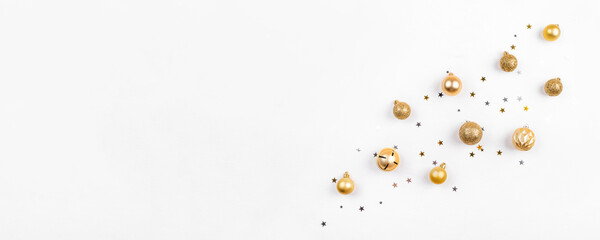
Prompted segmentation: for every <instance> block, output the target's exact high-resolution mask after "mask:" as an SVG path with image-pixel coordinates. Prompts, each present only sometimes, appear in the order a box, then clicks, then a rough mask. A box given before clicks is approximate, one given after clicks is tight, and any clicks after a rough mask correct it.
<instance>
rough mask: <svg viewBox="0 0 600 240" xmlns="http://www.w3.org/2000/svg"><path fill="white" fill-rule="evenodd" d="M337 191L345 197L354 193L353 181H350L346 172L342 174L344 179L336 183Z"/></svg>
mask: <svg viewBox="0 0 600 240" xmlns="http://www.w3.org/2000/svg"><path fill="white" fill-rule="evenodd" d="M337 190H338V192H340V193H341V194H344V195H347V194H350V193H352V191H354V181H352V179H350V175H348V172H346V173H344V177H343V178H342V179H340V180H338V182H337Z"/></svg>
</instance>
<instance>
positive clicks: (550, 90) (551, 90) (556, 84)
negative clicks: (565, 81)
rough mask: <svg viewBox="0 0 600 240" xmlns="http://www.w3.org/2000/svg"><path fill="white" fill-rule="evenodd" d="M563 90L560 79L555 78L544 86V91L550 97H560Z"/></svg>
mask: <svg viewBox="0 0 600 240" xmlns="http://www.w3.org/2000/svg"><path fill="white" fill-rule="evenodd" d="M562 90H563V85H562V82H561V81H560V78H553V79H550V80H548V81H547V82H546V84H545V85H544V91H545V92H546V94H548V96H553V97H554V96H558V95H559V94H560V93H561V92H562Z"/></svg>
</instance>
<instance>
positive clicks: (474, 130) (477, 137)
mask: <svg viewBox="0 0 600 240" xmlns="http://www.w3.org/2000/svg"><path fill="white" fill-rule="evenodd" d="M458 136H459V137H460V140H461V141H462V142H463V143H465V144H467V145H475V144H477V143H478V142H479V141H481V138H482V137H483V130H481V126H479V124H477V123H476V122H466V123H464V124H463V125H462V126H461V127H460V129H459V130H458Z"/></svg>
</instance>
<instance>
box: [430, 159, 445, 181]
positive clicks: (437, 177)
mask: <svg viewBox="0 0 600 240" xmlns="http://www.w3.org/2000/svg"><path fill="white" fill-rule="evenodd" d="M447 177H448V174H447V173H446V163H442V164H440V166H439V167H437V166H436V167H434V168H433V169H431V171H430V172H429V180H431V182H432V183H435V184H442V183H444V182H445V181H446V178H447Z"/></svg>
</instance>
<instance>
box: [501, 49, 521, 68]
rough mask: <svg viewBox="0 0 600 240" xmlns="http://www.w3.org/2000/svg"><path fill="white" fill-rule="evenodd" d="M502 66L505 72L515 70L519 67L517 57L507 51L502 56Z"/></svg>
mask: <svg viewBox="0 0 600 240" xmlns="http://www.w3.org/2000/svg"><path fill="white" fill-rule="evenodd" d="M500 68H502V71H505V72H512V71H514V70H515V69H516V68H517V58H516V57H515V56H514V55H512V54H510V53H508V52H506V51H505V52H504V56H502V58H500Z"/></svg>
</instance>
